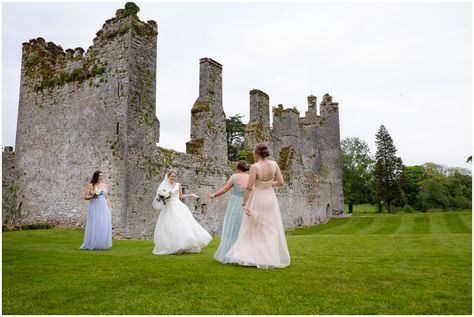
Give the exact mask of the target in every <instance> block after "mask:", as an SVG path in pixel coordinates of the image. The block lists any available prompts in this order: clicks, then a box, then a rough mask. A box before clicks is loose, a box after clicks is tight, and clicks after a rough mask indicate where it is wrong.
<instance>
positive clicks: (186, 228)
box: [153, 183, 212, 255]
mask: <svg viewBox="0 0 474 317" xmlns="http://www.w3.org/2000/svg"><path fill="white" fill-rule="evenodd" d="M171 193H172V195H171V197H170V198H169V199H168V200H167V201H166V205H165V206H166V207H165V208H164V209H162V210H161V212H160V215H159V216H158V220H157V221H156V226H155V234H154V236H153V240H154V242H155V248H154V249H153V254H156V255H165V254H173V253H197V252H200V251H201V248H203V247H205V246H206V245H208V244H209V242H210V241H211V240H212V237H211V235H210V234H209V233H208V232H207V231H206V230H205V229H204V228H203V227H201V225H200V224H199V223H198V222H197V221H196V220H195V219H194V217H193V215H192V214H191V211H189V208H188V207H187V206H186V205H185V204H183V203H182V202H181V200H179V184H178V183H176V184H175V187H174V188H173V190H172V191H171Z"/></svg>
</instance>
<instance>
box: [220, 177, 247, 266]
mask: <svg viewBox="0 0 474 317" xmlns="http://www.w3.org/2000/svg"><path fill="white" fill-rule="evenodd" d="M230 180H231V181H232V192H231V193H232V194H231V196H230V198H229V201H228V202H227V210H226V213H225V216H224V224H223V225H222V233H221V242H220V244H219V247H218V248H217V251H216V253H215V254H214V259H215V260H216V261H219V262H222V263H235V261H232V260H231V259H229V258H228V257H227V256H226V253H227V251H229V249H230V248H231V247H232V245H233V244H234V242H235V240H237V235H238V234H239V229H240V223H241V222H242V215H243V213H244V209H243V208H242V202H243V199H244V187H242V186H239V185H237V184H236V183H235V174H234V175H232V176H231V178H230Z"/></svg>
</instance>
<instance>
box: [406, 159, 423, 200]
mask: <svg viewBox="0 0 474 317" xmlns="http://www.w3.org/2000/svg"><path fill="white" fill-rule="evenodd" d="M427 177H428V174H427V173H426V170H425V168H424V167H423V166H421V165H416V166H406V167H404V168H403V171H402V189H403V192H404V193H405V197H406V199H407V202H408V204H409V205H411V206H415V205H416V203H417V200H418V195H419V193H420V191H421V185H422V182H423V181H424V180H425V179H426V178H427Z"/></svg>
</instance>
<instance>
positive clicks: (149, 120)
mask: <svg viewBox="0 0 474 317" xmlns="http://www.w3.org/2000/svg"><path fill="white" fill-rule="evenodd" d="M143 120H144V121H145V123H146V124H147V125H149V126H150V127H151V126H152V125H153V122H152V119H151V118H150V116H149V115H148V113H147V112H145V113H144V115H143Z"/></svg>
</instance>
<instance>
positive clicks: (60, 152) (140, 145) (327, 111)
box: [2, 3, 343, 238]
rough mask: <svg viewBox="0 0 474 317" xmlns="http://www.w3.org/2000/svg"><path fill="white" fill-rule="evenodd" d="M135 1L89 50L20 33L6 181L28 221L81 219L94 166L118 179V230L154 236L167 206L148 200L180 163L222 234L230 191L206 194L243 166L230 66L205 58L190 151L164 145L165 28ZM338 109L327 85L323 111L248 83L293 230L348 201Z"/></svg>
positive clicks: (259, 134) (253, 135) (207, 224)
mask: <svg viewBox="0 0 474 317" xmlns="http://www.w3.org/2000/svg"><path fill="white" fill-rule="evenodd" d="M138 10H139V9H138V7H137V6H136V5H135V4H133V3H127V4H126V5H125V9H120V10H118V11H117V12H116V15H115V17H114V18H112V19H109V20H107V21H106V22H105V23H104V25H103V26H102V29H101V30H100V31H99V32H97V34H96V37H95V38H94V41H93V45H92V46H91V47H89V48H88V49H87V51H85V50H84V49H82V48H80V47H77V48H75V49H67V50H65V51H64V50H63V49H62V47H61V46H58V45H56V44H54V43H52V42H46V41H45V40H44V39H42V38H37V39H34V40H31V41H29V42H28V43H23V56H22V71H21V87H20V99H19V113H18V124H17V137H16V148H15V151H13V149H12V148H11V147H5V148H4V151H3V152H2V168H3V179H2V191H3V193H4V198H5V197H9V200H8V199H7V203H6V204H5V200H4V204H3V208H4V210H3V211H4V214H5V206H9V207H11V208H12V209H11V210H16V209H15V208H21V210H22V216H21V217H20V218H21V219H20V221H21V222H25V223H35V222H50V223H56V224H60V225H65V226H84V224H85V219H86V215H87V204H88V203H87V202H86V201H84V200H83V198H82V197H83V195H84V191H85V186H86V185H87V184H88V183H89V182H90V179H91V176H92V174H93V172H94V171H95V170H101V171H102V172H103V174H104V175H105V176H106V179H105V182H106V183H107V184H108V185H109V196H110V197H111V200H112V204H113V210H112V221H113V233H114V235H115V237H125V238H150V237H152V236H153V230H154V227H155V224H156V220H157V217H158V213H157V212H156V211H155V210H154V209H153V208H152V207H151V205H152V201H153V198H154V196H155V191H156V188H157V186H158V184H159V183H160V182H161V180H162V179H163V177H164V174H165V172H166V171H168V170H169V169H170V168H173V169H175V170H177V176H178V181H179V183H180V184H181V187H182V189H183V191H185V192H195V193H197V194H199V195H200V197H201V199H200V200H194V199H186V200H185V201H184V203H185V204H186V205H187V206H188V207H189V209H190V211H191V212H192V213H193V216H194V217H195V219H196V220H197V221H199V222H200V224H201V225H202V226H203V227H204V228H206V230H208V231H209V232H210V233H212V234H219V233H220V229H221V227H222V223H223V216H224V213H223V212H222V211H223V210H225V208H226V207H225V206H226V199H220V200H219V199H218V200H209V199H207V194H208V193H212V192H215V191H217V190H218V189H219V188H221V187H222V186H223V185H224V184H225V183H226V182H227V181H228V179H229V177H230V176H231V175H232V174H233V172H234V166H232V164H229V162H228V160H227V144H226V137H225V129H226V125H225V119H226V118H225V114H224V111H223V106H222V65H221V64H219V63H218V62H216V61H214V60H212V59H210V58H203V59H201V60H200V77H199V96H198V98H197V100H196V102H195V103H194V105H193V107H192V109H191V140H190V141H189V142H187V144H186V149H187V153H180V152H177V151H173V150H170V149H165V148H162V147H158V146H156V143H157V142H158V141H159V128H160V124H159V121H158V119H157V118H156V115H155V110H156V109H155V94H156V88H155V84H156V45H157V42H156V39H157V34H158V33H157V25H156V23H155V22H154V21H148V22H142V21H140V19H139V18H138V16H137V12H138ZM338 111H339V109H338V104H337V103H336V102H333V101H332V97H331V96H329V95H325V96H324V97H323V101H322V102H321V105H320V115H318V112H317V104H316V97H315V96H309V97H308V111H306V115H305V116H304V117H300V113H299V111H298V110H296V108H291V109H285V108H284V107H283V106H282V105H279V106H278V107H274V108H273V127H270V120H269V119H270V118H269V115H270V114H269V96H268V95H267V94H266V93H264V92H263V91H260V90H256V89H254V90H252V91H250V122H249V124H248V125H247V129H246V131H245V133H246V139H247V140H246V146H247V149H248V150H252V148H253V146H254V144H255V143H257V142H268V144H269V145H270V147H271V152H272V154H273V155H272V156H273V158H274V159H276V160H277V161H278V163H279V166H280V168H281V170H282V173H283V176H284V178H285V181H286V184H285V186H283V187H282V188H279V189H278V190H277V193H276V194H277V198H278V200H279V204H280V209H281V215H282V218H283V223H284V226H285V228H286V229H291V228H296V227H301V226H308V225H313V224H316V223H320V222H322V221H323V220H324V218H325V217H326V216H327V215H330V214H331V212H332V209H342V208H343V194H342V170H341V149H340V140H339V137H340V136H339V112H338Z"/></svg>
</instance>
